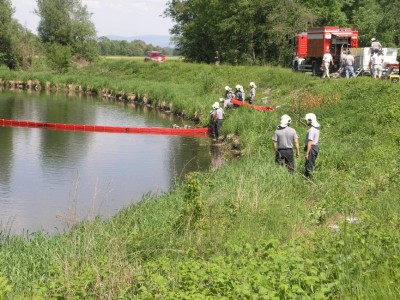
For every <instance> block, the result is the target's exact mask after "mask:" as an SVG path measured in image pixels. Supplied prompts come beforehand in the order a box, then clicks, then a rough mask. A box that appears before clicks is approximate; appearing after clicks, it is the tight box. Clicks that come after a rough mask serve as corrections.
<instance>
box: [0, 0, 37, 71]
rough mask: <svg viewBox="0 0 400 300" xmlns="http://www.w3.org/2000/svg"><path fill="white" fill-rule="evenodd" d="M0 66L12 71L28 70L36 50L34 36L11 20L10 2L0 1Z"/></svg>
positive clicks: (8, 0)
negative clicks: (2, 65) (3, 65)
mask: <svg viewBox="0 0 400 300" xmlns="http://www.w3.org/2000/svg"><path fill="white" fill-rule="evenodd" d="M0 7H1V9H0V64H5V65H6V66H7V67H8V68H10V69H12V70H14V69H19V68H25V69H26V68H28V67H29V66H30V65H31V62H32V57H33V55H34V51H35V49H36V43H35V36H34V35H33V34H32V33H30V32H28V31H27V30H26V29H25V28H23V27H22V26H21V24H19V23H18V22H17V21H16V20H15V19H13V18H12V16H13V14H14V9H13V7H12V6H11V1H10V0H0Z"/></svg>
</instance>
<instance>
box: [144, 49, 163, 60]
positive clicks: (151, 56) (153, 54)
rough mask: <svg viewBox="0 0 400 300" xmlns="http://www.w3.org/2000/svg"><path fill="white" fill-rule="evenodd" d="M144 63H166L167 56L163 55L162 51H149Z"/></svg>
mask: <svg viewBox="0 0 400 300" xmlns="http://www.w3.org/2000/svg"><path fill="white" fill-rule="evenodd" d="M144 61H155V62H164V61H165V55H163V54H162V53H161V52H160V51H147V52H146V56H145V57H144Z"/></svg>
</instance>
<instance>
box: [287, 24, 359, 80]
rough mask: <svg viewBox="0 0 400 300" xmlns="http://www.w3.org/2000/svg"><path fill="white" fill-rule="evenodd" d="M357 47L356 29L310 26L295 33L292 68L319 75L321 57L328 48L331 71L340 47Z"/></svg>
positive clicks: (337, 61)
mask: <svg viewBox="0 0 400 300" xmlns="http://www.w3.org/2000/svg"><path fill="white" fill-rule="evenodd" d="M357 47H358V31H357V30H353V29H350V28H339V27H338V26H323V27H316V28H310V29H309V30H308V31H307V32H303V33H299V34H297V35H296V38H295V45H294V51H293V61H292V69H293V70H294V71H301V72H312V73H313V75H320V74H321V73H322V71H321V65H322V57H323V56H324V54H325V53H326V50H330V53H331V54H332V57H333V62H334V64H335V65H334V67H333V69H332V71H334V70H337V69H338V68H339V63H340V54H341V51H342V49H343V48H344V49H348V48H357Z"/></svg>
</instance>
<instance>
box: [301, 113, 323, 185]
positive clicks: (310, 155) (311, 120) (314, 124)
mask: <svg viewBox="0 0 400 300" xmlns="http://www.w3.org/2000/svg"><path fill="white" fill-rule="evenodd" d="M304 119H305V120H306V122H307V125H308V126H309V127H310V128H309V129H308V131H307V135H306V140H305V146H304V151H305V158H306V163H305V173H304V175H305V176H306V177H307V178H310V179H311V173H312V172H313V171H314V169H315V166H316V160H317V157H318V153H319V148H318V142H319V127H320V124H319V123H318V121H317V116H316V115H315V114H313V113H308V114H306V116H305V118H304Z"/></svg>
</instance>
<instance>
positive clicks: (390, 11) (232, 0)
mask: <svg viewBox="0 0 400 300" xmlns="http://www.w3.org/2000/svg"><path fill="white" fill-rule="evenodd" d="M399 9H400V0H391V1H389V0H280V1H276V0H169V2H168V3H167V9H166V10H165V15H166V16H167V17H170V18H171V19H172V20H173V21H174V22H175V25H174V26H173V28H172V29H171V33H172V35H173V37H174V40H175V43H176V45H177V50H178V51H179V52H180V53H181V54H182V55H183V56H185V57H186V59H187V60H189V61H197V62H212V61H213V57H214V53H215V51H216V50H218V51H219V52H220V53H222V62H228V63H240V64H242V63H274V64H280V65H285V64H287V63H288V62H289V61H290V57H291V52H292V49H291V46H290V44H289V41H290V39H291V38H292V37H294V35H295V33H298V32H301V31H306V30H307V29H308V28H309V27H319V26H340V27H350V28H354V29H357V30H358V31H359V35H360V46H363V47H367V46H368V45H369V41H370V39H371V38H372V37H376V38H378V39H379V40H380V41H381V42H382V43H383V45H384V46H386V47H393V46H395V45H399V43H400V19H399V18H398V17H397V11H398V10H399Z"/></svg>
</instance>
